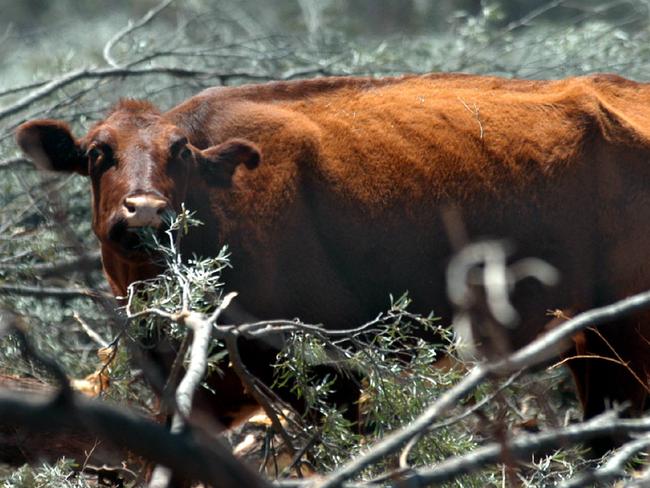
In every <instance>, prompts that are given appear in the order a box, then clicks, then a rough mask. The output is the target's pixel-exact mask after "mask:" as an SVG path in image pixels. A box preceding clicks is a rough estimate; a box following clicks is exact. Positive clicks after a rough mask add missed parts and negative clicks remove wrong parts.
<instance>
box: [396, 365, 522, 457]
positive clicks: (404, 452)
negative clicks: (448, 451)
mask: <svg viewBox="0 0 650 488" xmlns="http://www.w3.org/2000/svg"><path fill="white" fill-rule="evenodd" d="M520 375H521V372H517V373H515V374H513V375H512V376H510V378H508V379H507V380H506V381H505V382H504V383H503V384H502V385H499V387H498V388H497V389H496V391H494V392H493V393H492V394H490V395H487V396H486V397H485V398H483V399H482V400H481V401H480V402H478V403H476V404H474V405H472V407H471V408H468V409H467V410H465V411H464V412H463V413H461V414H460V415H456V416H455V417H452V418H450V419H447V420H444V421H442V422H438V423H437V424H434V425H432V426H431V427H429V428H428V429H427V430H426V431H425V432H421V433H419V434H418V435H417V436H415V437H413V439H411V440H410V441H409V442H408V444H407V445H406V446H405V447H404V449H403V450H402V452H401V453H400V456H399V466H400V468H401V469H408V468H409V465H408V455H409V453H410V452H411V450H412V449H413V448H414V447H415V445H416V444H417V442H418V441H419V440H420V439H421V438H422V437H423V436H424V435H426V434H428V433H430V432H433V431H434V430H438V429H442V428H444V427H449V426H450V425H453V424H455V423H457V422H460V421H461V420H463V419H465V418H467V417H469V416H470V415H472V414H473V413H474V412H476V411H477V410H479V409H480V408H482V407H483V406H484V405H485V404H487V403H489V402H491V401H492V400H494V398H495V397H496V396H497V395H498V394H499V393H500V392H502V391H503V390H504V389H505V388H508V386H510V385H511V384H512V382H513V381H515V380H516V379H517V378H518V377H519V376H520Z"/></svg>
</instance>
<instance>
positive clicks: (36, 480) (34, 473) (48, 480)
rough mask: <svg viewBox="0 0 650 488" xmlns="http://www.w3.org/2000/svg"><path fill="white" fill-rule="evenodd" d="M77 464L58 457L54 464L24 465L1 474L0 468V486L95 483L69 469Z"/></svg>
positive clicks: (83, 487) (76, 487) (73, 487)
mask: <svg viewBox="0 0 650 488" xmlns="http://www.w3.org/2000/svg"><path fill="white" fill-rule="evenodd" d="M76 468H78V465H77V464H76V463H75V462H74V461H71V460H69V459H65V458H62V459H59V461H58V462H57V463H56V464H54V465H50V464H41V465H40V466H29V465H24V466H23V467H21V468H19V469H16V470H14V471H13V472H11V473H6V474H3V473H2V471H1V470H0V482H1V486H2V488H49V487H52V488H91V487H94V486H97V485H96V483H94V482H92V481H89V480H87V479H85V478H84V476H83V475H81V474H75V473H72V474H71V471H72V470H73V469H76Z"/></svg>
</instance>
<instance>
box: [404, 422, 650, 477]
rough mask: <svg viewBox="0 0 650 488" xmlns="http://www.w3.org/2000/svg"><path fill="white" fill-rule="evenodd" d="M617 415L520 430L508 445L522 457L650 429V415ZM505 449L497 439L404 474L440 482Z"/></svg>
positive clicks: (494, 460) (471, 469) (477, 466)
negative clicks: (535, 430) (532, 431)
mask: <svg viewBox="0 0 650 488" xmlns="http://www.w3.org/2000/svg"><path fill="white" fill-rule="evenodd" d="M615 415H616V413H615V412H614V411H609V412H606V413H604V414H601V415H599V416H597V417H594V418H593V419H591V420H589V421H587V422H584V423H582V424H577V425H571V426H568V427H565V428H563V429H557V430H550V431H548V432H543V433H539V434H519V435H517V437H516V438H513V439H508V440H506V441H505V447H506V448H507V450H508V454H509V455H510V456H512V457H514V458H519V459H522V458H524V457H526V456H529V455H530V454H532V453H534V452H540V451H545V450H548V449H551V448H555V447H559V446H564V445H567V444H575V443H578V442H585V441H588V440H590V439H594V438H597V437H604V436H607V435H613V434H617V435H620V434H632V433H638V432H642V433H647V432H648V431H649V430H650V418H647V417H646V418H642V419H634V420H630V419H618V418H616V417H615ZM646 442H647V440H646ZM503 449H504V445H503V443H502V442H494V443H491V444H488V445H487V446H484V447H480V448H478V449H476V450H474V451H472V452H471V453H469V454H466V455H464V456H457V457H453V458H450V459H448V460H446V461H443V462H441V463H439V464H437V465H435V466H430V467H427V468H422V469H418V470H415V471H411V473H408V474H406V475H404V477H403V478H402V480H403V482H404V483H405V486H412V487H420V486H431V485H435V484H440V483H443V482H445V481H448V480H451V479H454V478H456V477H458V476H461V475H463V474H469V473H475V472H477V471H479V470H481V469H483V467H484V466H486V465H488V464H492V463H497V462H499V461H500V460H501V456H502V453H503ZM402 480H401V481H402Z"/></svg>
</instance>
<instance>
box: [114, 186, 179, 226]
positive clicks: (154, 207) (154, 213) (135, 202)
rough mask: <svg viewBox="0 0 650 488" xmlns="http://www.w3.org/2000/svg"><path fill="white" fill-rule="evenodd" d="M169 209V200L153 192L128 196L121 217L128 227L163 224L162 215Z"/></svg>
mask: <svg viewBox="0 0 650 488" xmlns="http://www.w3.org/2000/svg"><path fill="white" fill-rule="evenodd" d="M168 209H169V201H168V200H167V199H165V198H162V197H159V196H157V195H151V194H140V195H132V196H129V197H126V198H125V199H124V202H123V204H122V209H121V215H120V216H121V218H122V220H124V222H125V223H126V225H127V227H154V228H158V227H160V225H161V224H162V215H163V213H164V212H165V211H166V210H168Z"/></svg>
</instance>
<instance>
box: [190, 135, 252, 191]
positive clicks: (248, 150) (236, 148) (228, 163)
mask: <svg viewBox="0 0 650 488" xmlns="http://www.w3.org/2000/svg"><path fill="white" fill-rule="evenodd" d="M260 159H261V155H260V150H259V149H258V147H257V146H256V145H255V144H254V143H252V142H250V141H246V140H244V139H229V140H227V141H226V142H224V143H222V144H219V145H217V146H212V147H209V148H207V149H204V150H203V151H198V155H197V162H198V164H199V171H200V172H201V175H202V176H203V177H204V178H205V181H206V182H207V183H208V184H210V185H215V186H230V185H231V184H232V177H233V174H234V173H235V170H236V169H237V167H238V166H239V165H241V164H243V165H244V166H246V167H247V168H248V169H253V168H255V167H257V165H258V164H259V163H260Z"/></svg>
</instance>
